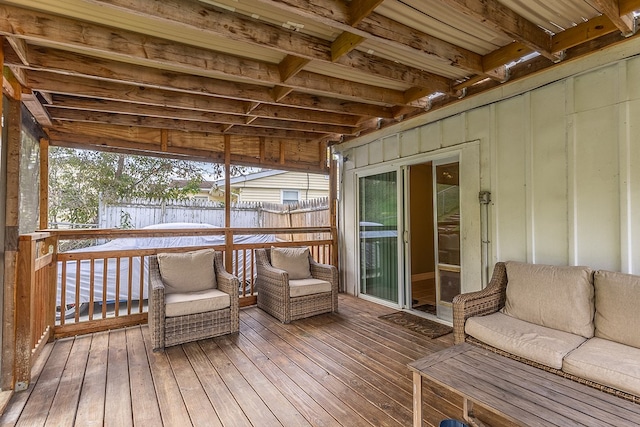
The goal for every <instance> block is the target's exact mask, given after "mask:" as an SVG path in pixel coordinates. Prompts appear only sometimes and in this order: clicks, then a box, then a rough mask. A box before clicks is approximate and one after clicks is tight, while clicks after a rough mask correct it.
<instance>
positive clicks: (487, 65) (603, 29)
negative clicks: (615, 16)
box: [482, 15, 617, 72]
mask: <svg viewBox="0 0 640 427" xmlns="http://www.w3.org/2000/svg"><path fill="white" fill-rule="evenodd" d="M614 31H617V27H616V26H615V25H613V23H612V22H611V20H610V19H609V18H607V17H606V16H604V15H601V16H596V17H595V18H592V19H590V20H588V21H586V22H583V23H581V24H578V25H576V26H575V27H571V28H568V29H566V30H564V31H561V32H559V33H557V34H555V35H554V36H553V37H552V38H551V46H552V48H551V49H552V50H553V51H554V52H562V51H564V50H566V49H569V48H572V47H574V46H577V45H579V44H582V43H586V42H588V41H591V40H595V39H597V38H599V37H602V36H604V35H607V34H610V33H612V32H614ZM532 52H533V49H531V48H529V47H527V46H525V45H523V44H522V43H519V42H513V43H511V44H508V45H506V46H504V47H502V48H500V49H496V50H494V51H493V52H490V53H488V54H486V55H484V57H483V58H482V63H483V67H484V69H485V71H486V72H488V71H489V70H491V69H493V68H497V67H501V66H503V65H504V64H508V63H510V62H512V61H516V60H518V59H520V58H522V57H523V56H525V55H528V54H530V53H532Z"/></svg>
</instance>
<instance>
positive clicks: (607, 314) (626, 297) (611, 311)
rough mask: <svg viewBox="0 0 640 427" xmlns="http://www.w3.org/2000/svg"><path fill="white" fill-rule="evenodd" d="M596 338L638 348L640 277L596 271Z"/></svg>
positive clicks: (639, 343) (639, 340) (594, 281)
mask: <svg viewBox="0 0 640 427" xmlns="http://www.w3.org/2000/svg"><path fill="white" fill-rule="evenodd" d="M593 283H594V286H595V289H596V319H595V325H596V336H597V337H600V338H604V339H607V340H610V341H615V342H618V343H621V344H626V345H630V346H633V347H636V348H640V334H638V330H640V311H639V310H638V307H640V276H634V275H632V274H624V273H615V272H612V271H602V270H600V271H597V272H596V274H595V275H594V279H593Z"/></svg>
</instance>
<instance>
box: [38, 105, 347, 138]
mask: <svg viewBox="0 0 640 427" xmlns="http://www.w3.org/2000/svg"><path fill="white" fill-rule="evenodd" d="M47 111H48V112H49V115H50V116H51V119H53V120H64V121H75V122H87V123H92V122H93V123H104V124H114V125H122V126H141V127H149V128H157V129H176V130H183V131H195V132H210V133H216V132H220V131H222V132H223V133H224V132H226V131H225V130H224V128H225V127H229V126H236V127H238V126H239V127H251V128H269V129H274V130H280V131H298V132H305V134H304V135H303V134H300V135H299V136H298V138H300V139H309V136H310V134H312V133H316V134H317V133H320V134H336V133H340V134H347V135H353V134H355V132H356V127H355V126H354V127H350V126H339V125H325V124H313V123H303V122H294V121H286V120H275V119H264V118H259V117H257V116H253V117H251V118H250V120H245V119H244V118H243V117H241V116H233V115H227V116H226V117H220V119H221V120H215V121H214V120H210V121H204V120H194V119H193V118H192V119H191V120H185V119H178V118H175V117H157V116H149V115H146V113H145V111H146V108H145V109H142V110H141V111H139V113H138V115H134V114H126V113H119V112H117V111H115V112H104V111H95V110H89V109H83V110H78V109H70V108H64V107H57V106H52V105H49V106H47ZM227 118H231V119H232V120H228V119H227ZM254 132H255V134H256V135H263V134H264V132H258V129H254ZM281 136H282V137H291V136H293V134H290V133H289V134H287V133H282V135H281ZM314 137H315V138H317V137H318V136H317V135H315V136H314Z"/></svg>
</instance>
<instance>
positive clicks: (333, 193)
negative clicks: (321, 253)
mask: <svg viewBox="0 0 640 427" xmlns="http://www.w3.org/2000/svg"><path fill="white" fill-rule="evenodd" d="M327 151H329V150H327ZM327 155H328V156H329V159H328V160H329V221H330V223H329V225H330V226H331V240H332V245H331V264H333V265H335V266H336V267H337V266H338V221H337V215H338V162H337V160H335V159H333V158H332V157H333V156H332V155H331V154H330V153H329V154H327Z"/></svg>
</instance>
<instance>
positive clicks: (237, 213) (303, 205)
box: [97, 197, 329, 229]
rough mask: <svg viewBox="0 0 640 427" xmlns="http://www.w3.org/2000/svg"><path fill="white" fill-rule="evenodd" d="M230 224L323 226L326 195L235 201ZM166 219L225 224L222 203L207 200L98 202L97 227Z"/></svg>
mask: <svg viewBox="0 0 640 427" xmlns="http://www.w3.org/2000/svg"><path fill="white" fill-rule="evenodd" d="M230 219H231V224H230V225H231V226H232V227H236V228H257V227H270V228H278V227H322V226H328V225H329V199H328V198H327V197H323V198H319V199H312V200H305V201H300V202H298V203H294V204H290V205H287V204H276V203H264V202H238V203H233V204H231V206H230ZM169 222H189V223H194V224H195V223H201V224H202V223H204V224H211V225H215V226H218V227H224V226H225V225H226V224H225V207H224V205H223V204H222V203H219V202H213V201H209V200H197V199H193V200H191V199H189V200H147V199H133V200H120V201H117V202H114V203H109V204H106V203H100V206H99V209H98V225H97V226H98V228H101V229H107V228H143V227H146V226H148V225H153V224H163V223H169Z"/></svg>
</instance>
